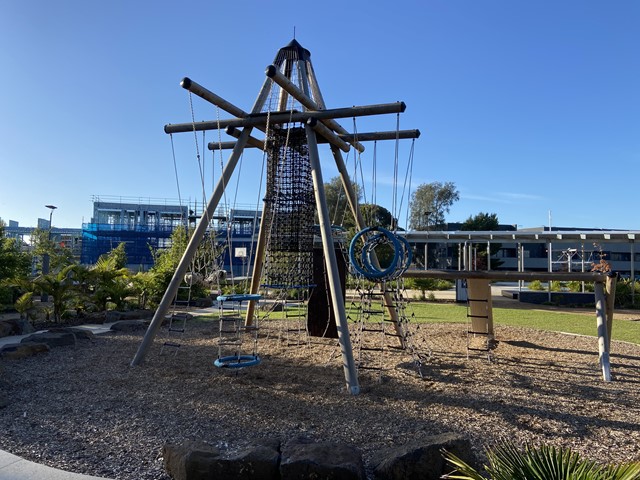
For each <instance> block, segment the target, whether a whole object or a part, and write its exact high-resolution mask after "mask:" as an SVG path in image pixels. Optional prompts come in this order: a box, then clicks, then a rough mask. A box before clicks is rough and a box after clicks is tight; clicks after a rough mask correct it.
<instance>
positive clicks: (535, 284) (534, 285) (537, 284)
mask: <svg viewBox="0 0 640 480" xmlns="http://www.w3.org/2000/svg"><path fill="white" fill-rule="evenodd" d="M529 290H544V286H543V285H542V282H541V281H540V280H532V281H531V282H529Z"/></svg>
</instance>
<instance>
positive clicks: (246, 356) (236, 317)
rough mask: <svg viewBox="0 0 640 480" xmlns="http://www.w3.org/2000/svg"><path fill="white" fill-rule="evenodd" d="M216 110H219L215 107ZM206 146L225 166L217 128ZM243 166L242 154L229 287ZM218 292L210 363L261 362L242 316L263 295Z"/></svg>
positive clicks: (230, 218)
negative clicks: (216, 333) (215, 348)
mask: <svg viewBox="0 0 640 480" xmlns="http://www.w3.org/2000/svg"><path fill="white" fill-rule="evenodd" d="M216 112H219V109H218V108H216ZM216 118H217V122H218V127H219V122H220V117H219V115H217V116H216ZM209 148H210V149H211V150H212V151H214V156H215V150H217V151H218V152H219V153H220V168H221V170H222V169H223V168H224V164H223V159H222V141H221V138H220V128H218V142H217V144H214V143H210V144H209ZM241 169H242V157H241V158H240V162H239V168H238V177H237V181H236V186H235V193H234V197H233V208H231V209H230V211H227V212H226V215H225V217H226V220H227V221H226V224H227V225H226V239H225V243H226V245H227V253H228V258H229V265H230V280H231V285H232V288H233V289H235V278H234V271H233V256H232V248H233V240H234V239H233V232H234V228H233V225H232V223H233V222H235V221H236V219H235V211H236V200H237V195H238V189H239V186H240V177H241V175H240V173H241ZM221 181H224V177H223V176H221ZM261 188H262V182H261V183H260V189H259V191H258V196H260V190H261ZM223 198H224V205H225V207H226V206H227V205H228V203H227V196H226V185H225V189H224V191H223ZM256 221H257V217H256V216H254V220H253V228H252V232H253V231H255V228H256ZM251 245H252V248H251V251H250V253H249V258H251V256H252V250H253V242H252V244H251ZM246 286H247V285H246V280H245V281H244V287H245V289H246ZM219 292H220V294H219V295H218V296H217V297H216V300H217V302H218V311H219V314H218V324H219V329H218V331H219V337H218V356H217V358H216V359H215V360H214V361H213V365H215V366H216V367H218V368H221V369H230V370H239V369H242V368H247V367H253V366H256V365H259V364H260V363H261V358H260V356H259V355H258V325H257V322H256V323H252V324H251V325H245V323H244V318H243V307H242V306H243V303H244V302H248V301H258V300H260V299H261V298H262V295H260V294H257V293H256V294H248V293H230V294H222V293H221V290H219ZM225 305H231V308H230V309H225ZM247 336H249V337H250V339H251V343H252V350H251V353H247V352H244V351H243V349H242V347H243V345H244V344H245V338H246V337H247Z"/></svg>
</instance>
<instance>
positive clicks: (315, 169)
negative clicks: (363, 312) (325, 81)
mask: <svg viewBox="0 0 640 480" xmlns="http://www.w3.org/2000/svg"><path fill="white" fill-rule="evenodd" d="M304 128H305V131H306V133H307V143H308V145H309V160H310V162H311V176H312V178H313V191H314V193H315V197H316V207H317V209H318V220H319V222H320V234H321V237H322V249H323V253H324V261H325V265H326V267H327V277H328V284H329V291H330V293H331V303H332V306H333V313H334V315H335V318H336V324H337V325H336V326H337V327H338V341H339V343H340V351H341V353H342V367H343V369H344V376H345V380H346V382H347V389H348V390H349V393H351V394H352V395H357V394H358V393H360V385H359V384H358V371H357V369H356V364H355V360H354V358H353V348H352V346H351V338H350V336H349V326H348V323H347V314H346V312H345V308H344V298H343V296H342V289H341V288H340V274H339V272H338V263H337V260H336V252H335V249H334V246H333V237H332V235H331V222H330V221H329V218H330V216H329V211H328V208H327V198H326V196H325V192H324V182H323V180H322V170H321V169H320V155H319V154H318V143H317V141H316V135H315V132H314V130H313V128H312V127H311V126H310V125H308V124H306V125H305V127H304Z"/></svg>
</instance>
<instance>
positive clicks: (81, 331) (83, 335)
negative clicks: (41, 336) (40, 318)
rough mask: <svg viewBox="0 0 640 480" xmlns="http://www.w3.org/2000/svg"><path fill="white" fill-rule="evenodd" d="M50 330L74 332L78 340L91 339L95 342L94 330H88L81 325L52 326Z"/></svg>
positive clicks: (54, 331) (53, 331)
mask: <svg viewBox="0 0 640 480" xmlns="http://www.w3.org/2000/svg"><path fill="white" fill-rule="evenodd" d="M49 332H51V333H60V332H62V333H73V334H74V335H75V337H76V340H89V341H91V342H93V341H94V340H95V335H94V334H93V332H92V331H90V330H87V329H86V328H79V327H57V328H50V329H49Z"/></svg>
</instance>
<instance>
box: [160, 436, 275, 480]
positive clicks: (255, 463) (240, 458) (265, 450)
mask: <svg viewBox="0 0 640 480" xmlns="http://www.w3.org/2000/svg"><path fill="white" fill-rule="evenodd" d="M277 445H278V444H276V445H273V443H271V444H270V443H269V442H264V443H258V444H255V445H249V446H247V447H245V448H242V449H240V450H238V451H233V452H223V451H221V450H220V449H218V448H216V447H214V446H211V445H208V444H206V443H203V442H186V443H183V444H181V445H175V444H166V445H165V446H164V448H163V457H164V467H165V470H166V471H167V473H168V474H169V475H170V476H171V477H172V478H173V479H174V480H208V479H212V478H233V479H238V480H277V479H278V478H279V477H278V461H279V458H280V454H279V452H278V448H277Z"/></svg>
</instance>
